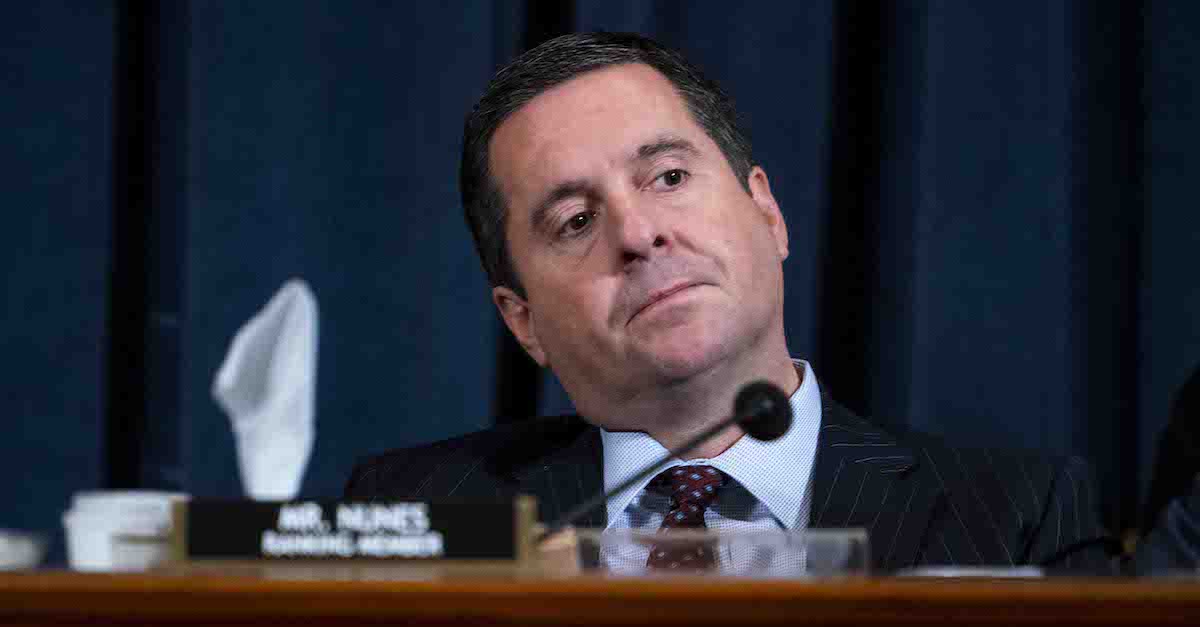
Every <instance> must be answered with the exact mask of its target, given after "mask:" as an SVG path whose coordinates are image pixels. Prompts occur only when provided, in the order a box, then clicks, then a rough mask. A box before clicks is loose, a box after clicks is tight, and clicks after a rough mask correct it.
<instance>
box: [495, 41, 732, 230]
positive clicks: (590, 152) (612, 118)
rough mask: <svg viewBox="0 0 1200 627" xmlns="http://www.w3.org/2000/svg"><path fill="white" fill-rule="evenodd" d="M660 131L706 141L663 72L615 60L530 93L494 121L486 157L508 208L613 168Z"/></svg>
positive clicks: (700, 144) (702, 146)
mask: <svg viewBox="0 0 1200 627" xmlns="http://www.w3.org/2000/svg"><path fill="white" fill-rule="evenodd" d="M664 133H670V134H673V135H675V136H679V137H682V138H685V139H688V140H690V141H691V142H692V143H693V144H694V145H696V146H698V147H699V148H700V149H701V150H702V151H704V150H705V149H706V147H707V146H708V145H709V143H710V142H707V141H705V140H707V139H708V137H707V135H706V134H705V133H704V132H703V130H701V129H700V128H699V126H697V125H696V124H695V122H694V120H693V119H692V116H691V114H690V113H689V111H688V109H687V106H686V104H685V103H684V100H683V98H681V97H680V96H679V94H678V92H676V90H675V87H674V85H672V84H671V82H670V81H669V80H667V78H666V77H665V76H663V75H662V74H660V73H659V72H658V71H656V70H654V69H653V68H651V67H649V66H647V65H641V64H629V65H618V66H613V67H608V68H604V69H600V70H595V71H592V72H587V73H585V74H582V75H580V76H577V77H575V78H573V79H571V80H570V81H567V82H565V83H563V84H561V85H557V86H555V87H553V88H552V89H549V90H546V91H545V92H544V93H542V94H539V95H538V96H537V97H536V98H534V99H532V100H530V101H529V102H528V103H526V104H525V105H524V106H523V107H521V108H520V109H518V110H517V111H516V112H514V113H513V114H512V115H510V116H509V117H508V119H506V120H505V121H504V122H503V123H502V124H501V125H500V126H499V128H497V129H496V132H495V134H494V135H493V136H492V141H491V144H490V146H489V161H490V166H491V171H492V173H493V176H494V177H495V180H496V182H497V184H498V185H499V187H500V191H501V193H502V194H503V195H504V198H505V199H506V201H508V202H509V203H510V208H511V206H513V205H516V206H520V205H521V203H522V201H524V200H527V199H528V197H529V196H530V195H532V194H536V193H537V192H538V191H539V190H540V189H542V188H543V187H545V186H548V185H553V184H555V183H556V182H560V181H564V180H578V179H587V178H591V177H593V176H596V175H598V174H599V173H602V172H604V171H607V170H609V169H611V168H615V167H617V166H619V165H620V164H621V163H622V162H624V161H625V160H626V159H627V158H628V156H629V155H630V154H632V153H634V152H635V151H636V149H637V148H638V146H640V145H643V144H644V143H646V142H647V141H650V140H652V139H653V138H654V137H658V136H661V135H663V134H664ZM712 147H713V148H715V145H714V146H712Z"/></svg>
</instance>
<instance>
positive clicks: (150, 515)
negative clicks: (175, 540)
mask: <svg viewBox="0 0 1200 627" xmlns="http://www.w3.org/2000/svg"><path fill="white" fill-rule="evenodd" d="M186 498H187V497H186V495H183V494H178V493H172V492H154V491H149V490H146V491H141V490H128V491H112V492H105V491H95V492H81V493H79V494H76V495H75V496H74V497H73V498H72V508H71V509H70V510H68V511H67V512H66V513H64V514H63V527H64V528H65V530H66V538H67V559H68V562H69V563H70V565H71V568H74V569H76V570H88V571H97V570H99V571H106V570H145V569H147V568H151V567H153V566H155V565H156V564H158V563H161V562H162V561H163V560H165V559H167V557H168V555H169V548H170V533H171V504H172V503H173V502H175V501H177V500H181V499H186Z"/></svg>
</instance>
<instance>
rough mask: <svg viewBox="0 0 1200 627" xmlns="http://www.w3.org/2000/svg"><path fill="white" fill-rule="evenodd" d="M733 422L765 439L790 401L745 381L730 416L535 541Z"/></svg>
mask: <svg viewBox="0 0 1200 627" xmlns="http://www.w3.org/2000/svg"><path fill="white" fill-rule="evenodd" d="M734 424H737V425H740V426H741V427H742V430H743V431H745V432H746V434H747V435H749V436H750V437H752V438H754V439H756V440H762V441H764V442H769V441H771V440H774V439H776V438H778V437H779V436H781V435H783V434H784V433H787V430H788V427H790V426H791V425H792V404H791V403H790V402H789V401H788V397H787V395H786V394H784V393H783V390H781V389H779V386H777V385H775V384H774V383H770V382H768V381H754V382H752V383H747V384H746V385H745V386H743V387H742V389H741V390H740V391H738V394H737V398H735V399H734V401H733V415H732V416H730V417H728V418H726V419H725V420H722V421H721V422H718V423H717V424H716V425H714V426H712V427H710V428H708V429H706V430H704V431H703V432H701V433H699V434H697V435H696V436H695V437H693V438H692V439H690V440H688V441H687V442H684V443H683V444H682V445H681V446H679V447H678V448H676V449H674V450H672V451H668V452H667V454H666V456H664V457H663V458H662V459H659V460H657V461H655V462H654V463H653V464H650V465H649V466H646V467H645V468H644V469H642V470H641V471H640V472H638V473H637V474H635V475H633V476H632V477H630V478H629V479H626V480H625V481H623V482H621V484H620V485H618V486H617V487H615V488H613V489H612V491H611V492H607V493H606V492H600V493H599V494H596V495H595V496H593V497H592V498H590V499H588V500H586V501H584V502H583V503H580V504H579V505H578V506H576V507H575V508H574V509H572V510H571V511H569V512H567V513H566V514H564V515H563V516H561V517H560V518H559V519H558V520H556V521H554V523H553V524H550V525H547V526H546V531H545V532H543V533H542V535H541V537H539V538H538V542H541V541H543V540H545V539H546V538H549V537H550V536H552V535H554V534H555V533H558V532H559V531H562V530H563V529H564V528H566V527H569V526H570V525H571V524H573V523H574V522H575V521H577V520H579V519H580V518H582V517H583V516H584V515H585V514H587V513H589V512H591V511H592V510H594V509H596V508H598V507H600V506H601V505H604V504H605V503H607V502H608V498H609V495H610V494H618V493H620V492H623V491H624V490H627V489H628V488H629V487H630V486H632V485H634V484H636V483H639V482H640V481H642V480H643V479H645V478H646V477H649V476H650V475H651V474H653V473H654V471H656V470H658V467H659V466H662V465H663V464H665V463H667V462H669V461H671V460H672V459H674V458H676V457H683V456H684V455H686V454H688V453H690V452H692V451H693V450H695V449H696V447H698V446H700V445H701V444H704V443H705V442H707V441H709V440H711V439H712V438H713V437H715V436H716V435H717V434H718V433H721V432H722V431H724V430H725V429H727V428H729V427H731V426H733V425H734Z"/></svg>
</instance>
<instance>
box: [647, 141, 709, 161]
mask: <svg viewBox="0 0 1200 627" xmlns="http://www.w3.org/2000/svg"><path fill="white" fill-rule="evenodd" d="M668 152H681V153H685V154H688V155H698V154H700V151H699V150H698V149H697V148H696V146H695V144H693V143H692V142H690V141H688V140H686V139H684V138H682V137H679V136H677V135H662V136H660V137H658V138H657V139H655V140H654V141H652V142H650V143H648V144H642V145H641V146H638V149H637V151H636V152H635V153H634V159H636V160H638V161H646V160H647V159H653V158H654V157H657V156H658V155H661V154H664V153H668Z"/></svg>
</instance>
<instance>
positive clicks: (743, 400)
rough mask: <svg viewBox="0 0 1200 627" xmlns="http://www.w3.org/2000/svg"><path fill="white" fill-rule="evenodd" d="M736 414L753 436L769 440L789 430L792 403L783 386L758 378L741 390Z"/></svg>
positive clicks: (744, 427) (735, 410)
mask: <svg viewBox="0 0 1200 627" xmlns="http://www.w3.org/2000/svg"><path fill="white" fill-rule="evenodd" d="M733 415H735V416H737V420H738V424H740V425H741V426H742V429H743V430H745V432H746V433H748V434H750V437H752V438H754V439H756V440H762V441H764V442H767V441H770V440H774V439H775V438H778V437H779V436H781V435H783V434H785V433H787V430H788V427H790V426H791V425H792V404H791V403H790V402H788V397H787V395H786V394H784V393H783V390H781V389H779V386H777V385H775V384H774V383H770V382H767V381H754V382H752V383H747V384H746V385H745V387H743V388H742V389H741V391H739V392H738V395H737V398H736V399H734V401H733Z"/></svg>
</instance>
